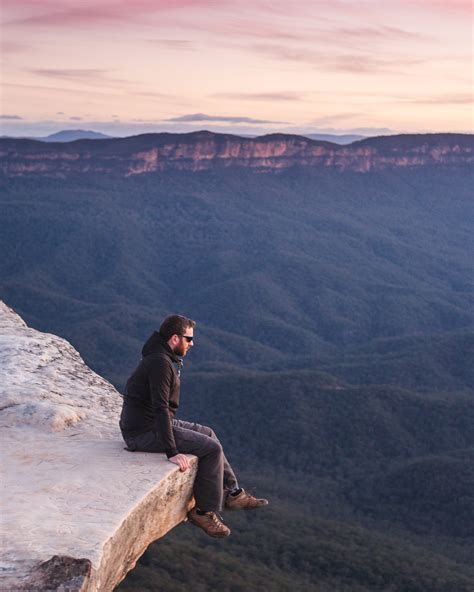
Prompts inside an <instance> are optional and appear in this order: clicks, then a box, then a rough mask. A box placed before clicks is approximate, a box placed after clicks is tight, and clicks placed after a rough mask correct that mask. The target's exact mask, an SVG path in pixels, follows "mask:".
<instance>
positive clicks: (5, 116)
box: [0, 115, 23, 120]
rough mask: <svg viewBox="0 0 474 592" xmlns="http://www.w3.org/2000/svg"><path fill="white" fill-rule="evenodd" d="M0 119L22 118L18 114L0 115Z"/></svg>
mask: <svg viewBox="0 0 474 592" xmlns="http://www.w3.org/2000/svg"><path fill="white" fill-rule="evenodd" d="M0 119H8V120H15V119H23V117H20V116H19V115H0Z"/></svg>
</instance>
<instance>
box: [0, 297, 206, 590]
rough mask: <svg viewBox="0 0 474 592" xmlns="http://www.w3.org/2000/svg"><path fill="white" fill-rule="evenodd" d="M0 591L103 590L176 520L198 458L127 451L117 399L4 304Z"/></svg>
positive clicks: (0, 316)
mask: <svg viewBox="0 0 474 592" xmlns="http://www.w3.org/2000/svg"><path fill="white" fill-rule="evenodd" d="M0 395H1V403H0V433H1V439H2V449H3V461H2V473H3V475H2V498H1V501H2V525H1V526H2V543H3V544H2V552H1V555H0V589H1V590H8V591H10V592H13V591H15V590H18V591H20V590H29V591H35V590H38V591H39V590H43V591H45V590H58V591H66V590H67V591H68V592H76V591H78V592H79V591H80V592H92V591H100V592H108V591H112V590H113V589H114V587H115V586H116V585H117V584H118V583H119V582H120V581H121V580H122V579H123V578H124V577H125V575H126V574H127V572H128V571H129V570H130V569H132V568H133V567H134V565H135V563H136V561H137V559H138V558H139V557H140V555H141V554H142V553H143V551H144V550H145V549H146V547H147V546H148V545H149V544H150V543H151V542H152V541H153V540H156V539H157V538H160V537H161V536H163V535H164V534H165V533H166V532H168V531H169V530H170V529H171V528H173V527H174V526H176V525H177V524H179V523H180V522H182V520H183V519H184V518H185V516H186V512H187V509H188V507H189V505H190V502H191V496H192V484H193V481H194V476H195V472H196V468H197V460H196V459H195V458H194V457H193V458H192V468H191V470H189V471H186V473H180V472H179V469H178V468H177V467H174V465H172V464H170V463H169V462H168V461H167V460H166V458H165V457H164V455H157V454H146V453H139V452H134V453H130V452H127V451H126V450H124V444H123V441H122V439H121V435H120V431H119V429H118V417H119V413H120V408H121V396H120V394H119V393H118V392H117V391H116V390H115V389H114V387H113V386H112V385H111V384H110V383H108V382H107V381H106V380H104V379H103V378H101V377H100V376H98V375H97V374H95V373H94V372H92V370H90V369H89V368H88V367H87V366H86V365H85V364H84V362H83V361H82V359H81V357H80V356H79V354H78V352H77V351H76V350H75V349H74V348H73V347H72V346H71V345H70V344H69V343H68V342H67V341H65V340H64V339H61V338H59V337H56V336H54V335H48V334H45V333H40V332H39V331H36V330H34V329H31V328H29V327H27V325H26V324H25V323H24V322H23V321H22V319H21V318H20V317H19V316H18V315H16V314H15V313H14V312H13V311H12V310H11V309H9V308H8V307H7V306H6V305H5V304H4V303H3V302H1V301H0Z"/></svg>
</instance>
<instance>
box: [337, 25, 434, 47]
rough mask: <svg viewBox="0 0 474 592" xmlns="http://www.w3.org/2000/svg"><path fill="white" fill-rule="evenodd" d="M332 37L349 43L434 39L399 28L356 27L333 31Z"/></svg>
mask: <svg viewBox="0 0 474 592" xmlns="http://www.w3.org/2000/svg"><path fill="white" fill-rule="evenodd" d="M331 35H332V36H333V37H334V39H335V40H336V41H339V43H340V41H341V39H343V38H344V39H346V40H349V41H355V40H358V41H360V40H367V41H384V42H386V41H387V40H390V41H393V40H401V41H426V40H427V39H433V38H432V37H430V36H429V35H424V34H422V33H418V32H413V31H407V30H405V29H399V28H397V27H355V28H343V29H335V30H333V31H331Z"/></svg>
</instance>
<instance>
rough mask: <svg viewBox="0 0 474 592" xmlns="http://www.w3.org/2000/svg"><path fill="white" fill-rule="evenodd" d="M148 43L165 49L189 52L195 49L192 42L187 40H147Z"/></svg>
mask: <svg viewBox="0 0 474 592" xmlns="http://www.w3.org/2000/svg"><path fill="white" fill-rule="evenodd" d="M147 41H148V43H152V44H153V45H157V46H158V47H162V48H164V49H177V50H184V51H189V50H192V49H194V44H193V42H192V41H186V40H185V39H147Z"/></svg>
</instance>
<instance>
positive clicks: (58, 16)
mask: <svg viewBox="0 0 474 592" xmlns="http://www.w3.org/2000/svg"><path fill="white" fill-rule="evenodd" d="M220 1H221V0H133V2H130V1H126V0H101V2H92V1H87V0H86V1H81V2H80V3H77V2H72V1H71V0H47V1H46V2H42V3H41V5H40V6H38V5H39V4H40V3H39V2H37V1H35V0H3V9H4V10H5V11H6V10H8V9H10V8H13V9H14V10H15V9H16V11H18V9H19V8H23V9H25V10H28V9H31V14H29V15H28V16H23V17H21V18H14V19H13V20H11V21H10V22H9V23H8V24H21V25H30V26H48V27H50V26H58V27H62V26H66V27H69V26H75V25H90V26H91V25H94V24H117V22H126V23H130V22H131V21H136V20H139V19H140V18H141V17H144V16H145V17H146V16H148V17H150V16H151V15H153V14H158V13H162V12H167V11H170V12H173V11H176V10H180V9H186V8H196V7H201V8H205V7H216V6H219V3H220Z"/></svg>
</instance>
